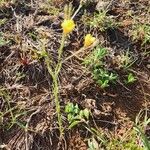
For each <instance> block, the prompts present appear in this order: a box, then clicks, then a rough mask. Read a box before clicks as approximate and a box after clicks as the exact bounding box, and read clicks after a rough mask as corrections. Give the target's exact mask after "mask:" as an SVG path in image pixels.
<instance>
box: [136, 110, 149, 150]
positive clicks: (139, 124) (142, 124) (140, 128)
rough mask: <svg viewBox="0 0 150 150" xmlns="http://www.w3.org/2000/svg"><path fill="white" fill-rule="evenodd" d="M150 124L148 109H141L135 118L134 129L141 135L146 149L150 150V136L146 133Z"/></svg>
mask: <svg viewBox="0 0 150 150" xmlns="http://www.w3.org/2000/svg"><path fill="white" fill-rule="evenodd" d="M143 114H144V120H143V121H140V120H141V118H143ZM149 125H150V118H148V110H147V109H146V110H145V111H140V113H139V114H138V116H137V117H136V120H135V126H134V130H135V131H136V132H137V134H138V136H139V137H140V139H141V142H142V144H143V147H144V150H150V141H149V139H148V137H147V136H146V135H145V129H146V127H147V126H149Z"/></svg>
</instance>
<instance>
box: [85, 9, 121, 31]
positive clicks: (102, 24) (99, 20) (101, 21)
mask: <svg viewBox="0 0 150 150" xmlns="http://www.w3.org/2000/svg"><path fill="white" fill-rule="evenodd" d="M83 20H84V21H86V23H87V25H89V26H90V27H94V28H98V29H99V30H100V31H102V32H103V31H105V30H106V29H108V28H117V27H118V25H119V23H116V21H115V20H114V19H113V18H112V17H111V16H108V15H107V11H106V10H102V11H100V12H98V13H95V14H94V16H93V17H91V16H90V17H89V16H87V14H85V15H84V17H83Z"/></svg>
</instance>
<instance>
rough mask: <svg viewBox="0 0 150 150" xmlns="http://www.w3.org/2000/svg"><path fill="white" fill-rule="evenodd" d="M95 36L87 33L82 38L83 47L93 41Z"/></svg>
mask: <svg viewBox="0 0 150 150" xmlns="http://www.w3.org/2000/svg"><path fill="white" fill-rule="evenodd" d="M95 40H96V38H95V37H93V36H92V35H91V34H87V35H86V36H85V38H84V47H88V46H90V45H92V44H93V43H94V42H95Z"/></svg>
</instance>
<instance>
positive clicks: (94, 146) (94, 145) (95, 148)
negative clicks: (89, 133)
mask: <svg viewBox="0 0 150 150" xmlns="http://www.w3.org/2000/svg"><path fill="white" fill-rule="evenodd" d="M88 150H99V144H98V142H97V141H96V140H95V138H94V137H93V138H92V139H88Z"/></svg>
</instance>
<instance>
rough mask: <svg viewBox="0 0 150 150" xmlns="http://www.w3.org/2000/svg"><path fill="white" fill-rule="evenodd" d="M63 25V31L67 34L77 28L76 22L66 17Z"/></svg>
mask: <svg viewBox="0 0 150 150" xmlns="http://www.w3.org/2000/svg"><path fill="white" fill-rule="evenodd" d="M61 27H62V28H63V33H64V34H67V33H70V32H71V31H72V30H73V29H74V28H75V23H74V21H73V20H71V19H67V20H66V19H65V20H64V21H63V22H62V24H61Z"/></svg>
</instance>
